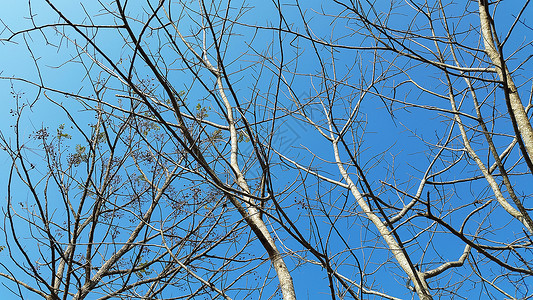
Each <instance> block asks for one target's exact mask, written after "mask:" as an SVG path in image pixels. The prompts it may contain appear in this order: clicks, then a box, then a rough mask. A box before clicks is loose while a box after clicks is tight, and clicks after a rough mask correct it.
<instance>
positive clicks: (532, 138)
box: [478, 0, 533, 161]
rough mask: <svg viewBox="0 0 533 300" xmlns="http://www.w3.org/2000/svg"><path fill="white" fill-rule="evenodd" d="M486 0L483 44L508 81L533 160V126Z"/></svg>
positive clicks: (482, 1) (482, 11)
mask: <svg viewBox="0 0 533 300" xmlns="http://www.w3.org/2000/svg"><path fill="white" fill-rule="evenodd" d="M485 1H486V0H479V1H478V4H479V20H480V24H481V34H482V36H483V44H484V45H485V52H486V53H487V55H488V56H489V58H490V59H491V61H492V63H493V64H494V65H495V66H496V72H497V74H498V76H499V77H500V80H502V81H505V82H507V87H508V96H509V102H510V104H511V109H512V113H513V114H514V116H515V119H516V124H517V127H518V131H519V132H520V135H521V136H522V140H523V141H524V146H525V148H526V151H527V154H528V156H529V159H530V160H531V161H533V128H532V127H531V123H530V122H529V119H528V117H527V113H526V110H525V108H524V105H523V104H522V101H521V100H520V95H519V94H518V90H517V89H516V85H515V84H514V81H513V78H512V77H511V74H510V73H509V70H508V69H507V65H506V64H505V60H504V58H503V57H501V55H500V51H498V49H497V48H496V43H495V41H494V37H493V28H492V26H491V21H490V20H491V19H490V16H489V12H488V11H487V10H488V6H487V5H485Z"/></svg>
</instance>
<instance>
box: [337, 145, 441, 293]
mask: <svg viewBox="0 0 533 300" xmlns="http://www.w3.org/2000/svg"><path fill="white" fill-rule="evenodd" d="M333 152H334V153H335V161H336V162H337V167H338V168H339V171H340V173H341V175H342V177H343V178H344V180H345V181H346V183H348V188H349V189H350V192H351V193H352V195H353V196H354V197H355V201H356V202H357V204H358V206H359V207H360V208H361V209H362V210H363V212H364V213H365V215H366V216H367V218H368V219H369V220H370V221H371V222H372V223H374V226H376V228H377V230H378V231H379V234H380V235H381V237H382V238H383V239H384V240H385V242H386V243H387V246H388V247H389V250H390V251H391V253H392V254H393V255H394V258H395V259H396V261H398V264H399V265H400V267H401V268H402V269H403V270H404V272H405V273H406V274H407V276H409V279H411V281H412V282H413V285H414V288H415V290H416V293H417V295H418V297H419V298H420V299H421V300H430V299H433V297H432V296H431V294H430V292H429V286H428V284H427V282H426V279H425V277H424V274H423V273H422V272H418V271H417V270H413V268H412V267H411V264H410V263H409V260H408V258H407V256H406V255H405V253H404V251H403V250H402V248H401V247H400V245H399V244H398V242H397V241H396V240H395V239H394V236H393V235H392V233H391V231H390V230H389V228H387V225H385V223H384V222H383V221H381V219H380V218H379V217H378V216H377V215H376V214H375V213H373V212H372V210H371V209H370V206H369V205H368V203H367V202H366V200H365V199H364V197H363V195H361V193H360V192H359V190H358V189H357V186H356V185H355V183H354V182H353V181H352V179H351V178H350V175H348V172H346V169H345V168H344V166H343V164H342V162H341V158H340V155H339V148H338V146H337V140H335V141H334V142H333ZM415 272H416V274H415Z"/></svg>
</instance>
